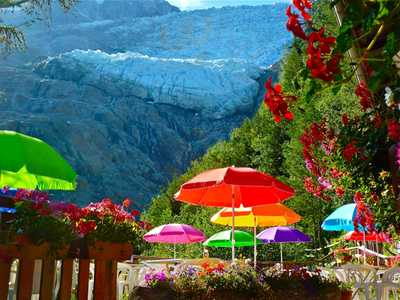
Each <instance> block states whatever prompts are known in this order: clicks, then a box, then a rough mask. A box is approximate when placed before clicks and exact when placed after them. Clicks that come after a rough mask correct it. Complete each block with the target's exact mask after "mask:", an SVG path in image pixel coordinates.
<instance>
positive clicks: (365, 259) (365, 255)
mask: <svg viewBox="0 0 400 300" xmlns="http://www.w3.org/2000/svg"><path fill="white" fill-rule="evenodd" d="M363 243H364V251H363V254H364V255H363V256H364V265H365V264H366V263H367V254H366V253H365V250H366V249H367V245H366V244H367V243H366V242H365V229H364V230H363Z"/></svg>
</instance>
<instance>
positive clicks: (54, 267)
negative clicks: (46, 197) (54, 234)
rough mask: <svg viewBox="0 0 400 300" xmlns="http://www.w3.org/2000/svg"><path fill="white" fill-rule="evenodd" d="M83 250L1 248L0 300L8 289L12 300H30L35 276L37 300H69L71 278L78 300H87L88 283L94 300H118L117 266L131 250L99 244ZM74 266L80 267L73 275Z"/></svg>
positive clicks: (32, 247) (72, 247)
mask: <svg viewBox="0 0 400 300" xmlns="http://www.w3.org/2000/svg"><path fill="white" fill-rule="evenodd" d="M86 248H87V249H84V251H81V250H82V248H81V247H76V245H71V247H69V248H68V249H67V248H66V249H65V250H60V251H57V252H56V253H55V252H52V251H51V250H50V249H49V247H48V245H47V244H42V245H39V246H37V245H31V244H10V245H0V300H7V299H9V298H8V297H9V295H10V291H11V289H12V294H14V295H15V299H17V300H31V298H32V290H33V285H34V279H35V277H36V276H40V291H39V295H40V296H39V299H40V300H51V299H54V298H56V299H58V300H71V297H72V293H73V290H72V282H73V276H75V277H76V279H77V288H76V291H75V295H76V298H77V299H79V300H84V299H88V291H89V281H90V280H93V282H94V283H93V284H94V287H93V299H95V300H102V299H107V300H114V299H117V276H118V274H117V263H118V261H122V260H127V259H129V258H130V256H131V254H132V247H131V246H130V245H129V244H111V243H104V242H98V243H96V244H95V245H93V246H89V247H86ZM85 252H86V253H85ZM74 254H75V255H74ZM16 260H18V267H17V272H16V280H15V282H16V283H15V287H11V285H10V282H11V281H12V277H13V276H12V275H13V274H12V273H13V272H12V268H11V266H12V263H13V262H15V261H16ZM37 260H40V261H41V274H40V275H39V274H35V261H37ZM91 261H93V262H94V278H90V274H91V271H92V270H90V265H91ZM74 262H75V263H76V262H78V264H79V268H78V270H79V271H78V273H77V274H74V272H75V270H74Z"/></svg>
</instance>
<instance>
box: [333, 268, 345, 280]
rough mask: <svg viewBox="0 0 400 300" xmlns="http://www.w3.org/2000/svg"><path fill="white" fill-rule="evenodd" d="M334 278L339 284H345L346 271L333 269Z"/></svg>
mask: <svg viewBox="0 0 400 300" xmlns="http://www.w3.org/2000/svg"><path fill="white" fill-rule="evenodd" d="M334 272H335V277H336V279H337V280H338V281H339V282H346V281H347V277H346V271H345V270H344V269H342V268H335V270H334Z"/></svg>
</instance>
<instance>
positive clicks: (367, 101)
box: [355, 81, 373, 111]
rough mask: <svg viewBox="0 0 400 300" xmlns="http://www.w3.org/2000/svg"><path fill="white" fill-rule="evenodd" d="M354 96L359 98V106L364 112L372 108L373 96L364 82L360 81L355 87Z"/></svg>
mask: <svg viewBox="0 0 400 300" xmlns="http://www.w3.org/2000/svg"><path fill="white" fill-rule="evenodd" d="M355 94H356V95H357V96H358V97H359V98H360V105H361V107H362V109H363V110H364V111H366V110H367V109H369V108H372V107H373V96H372V93H371V92H370V90H369V89H368V86H367V84H366V83H365V81H360V83H359V84H358V85H357V87H356V90H355Z"/></svg>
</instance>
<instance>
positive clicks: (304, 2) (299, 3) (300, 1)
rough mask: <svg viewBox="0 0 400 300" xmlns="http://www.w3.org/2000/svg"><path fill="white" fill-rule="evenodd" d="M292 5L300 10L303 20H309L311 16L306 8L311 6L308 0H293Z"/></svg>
mask: <svg viewBox="0 0 400 300" xmlns="http://www.w3.org/2000/svg"><path fill="white" fill-rule="evenodd" d="M293 5H294V6H296V8H297V9H298V10H299V11H300V12H301V15H302V16H303V18H304V20H306V21H311V16H310V15H309V14H308V13H307V12H306V9H311V8H312V3H311V2H310V1H309V0H293Z"/></svg>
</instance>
